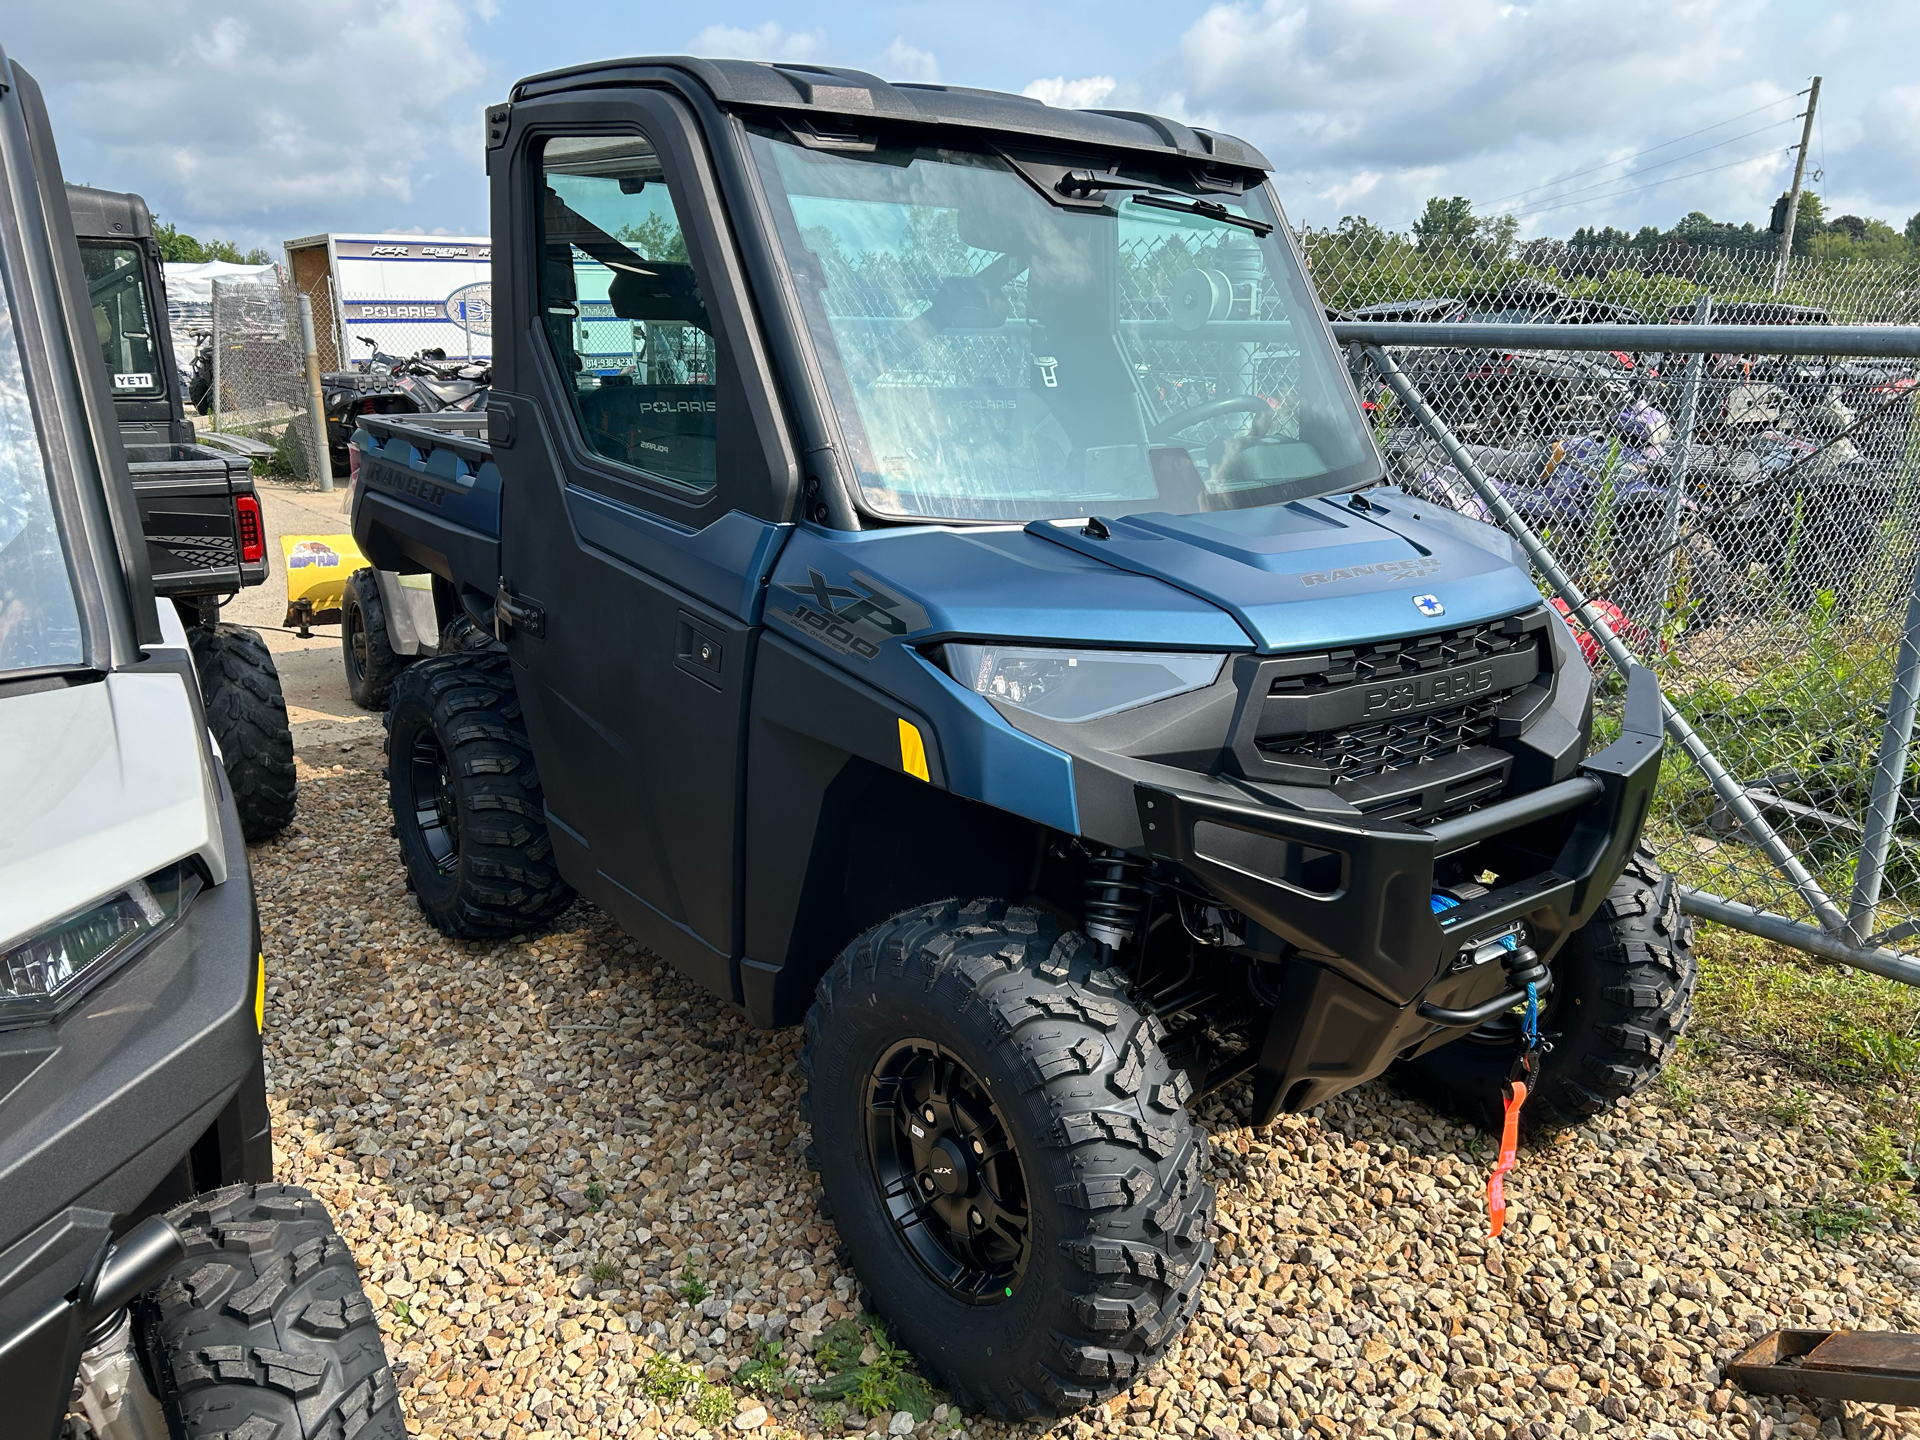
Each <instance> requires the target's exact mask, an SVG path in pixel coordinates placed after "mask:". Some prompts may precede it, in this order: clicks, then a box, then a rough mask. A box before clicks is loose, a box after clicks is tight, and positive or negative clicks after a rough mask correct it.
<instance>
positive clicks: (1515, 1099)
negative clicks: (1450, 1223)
mask: <svg viewBox="0 0 1920 1440" xmlns="http://www.w3.org/2000/svg"><path fill="white" fill-rule="evenodd" d="M1504 1090H1505V1096H1506V1107H1507V1116H1506V1120H1505V1122H1504V1123H1503V1124H1502V1126H1501V1128H1500V1159H1499V1160H1498V1161H1497V1162H1495V1164H1494V1167H1493V1174H1492V1175H1491V1176H1490V1177H1489V1178H1488V1180H1487V1215H1488V1218H1489V1219H1490V1221H1491V1222H1492V1223H1491V1224H1490V1226H1489V1228H1488V1230H1487V1237H1488V1238H1489V1239H1492V1238H1493V1237H1495V1236H1497V1235H1498V1234H1499V1233H1500V1232H1501V1231H1502V1230H1504V1229H1506V1227H1507V1191H1506V1186H1505V1185H1504V1184H1503V1183H1502V1182H1503V1181H1504V1180H1505V1178H1506V1174H1507V1172H1508V1171H1509V1170H1511V1169H1513V1162H1514V1159H1515V1157H1516V1155H1517V1154H1518V1152H1519V1149H1520V1107H1521V1106H1522V1105H1525V1104H1526V1103H1527V1085H1526V1082H1525V1081H1524V1080H1513V1081H1509V1082H1508V1083H1507V1085H1506V1086H1505V1087H1504Z"/></svg>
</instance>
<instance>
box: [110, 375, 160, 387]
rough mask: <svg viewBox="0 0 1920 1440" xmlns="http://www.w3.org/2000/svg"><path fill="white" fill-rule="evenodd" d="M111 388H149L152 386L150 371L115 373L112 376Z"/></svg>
mask: <svg viewBox="0 0 1920 1440" xmlns="http://www.w3.org/2000/svg"><path fill="white" fill-rule="evenodd" d="M113 388H114V389H116V390H151V389H152V388H153V375H152V372H150V371H144V370H143V371H138V372H136V373H134V374H131V375H116V376H114V377H113Z"/></svg>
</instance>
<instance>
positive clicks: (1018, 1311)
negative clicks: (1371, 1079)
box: [801, 900, 1214, 1420]
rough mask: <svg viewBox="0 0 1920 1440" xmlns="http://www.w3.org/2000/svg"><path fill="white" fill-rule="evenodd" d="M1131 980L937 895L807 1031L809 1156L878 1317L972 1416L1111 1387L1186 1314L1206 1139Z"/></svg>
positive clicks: (1209, 1190)
mask: <svg viewBox="0 0 1920 1440" xmlns="http://www.w3.org/2000/svg"><path fill="white" fill-rule="evenodd" d="M1125 984H1126V982H1125V979H1124V977H1123V976H1121V975H1119V974H1117V973H1116V972H1114V971H1111V970H1109V969H1107V968H1106V961H1105V957H1104V952H1103V951H1102V950H1101V948H1100V947H1099V946H1097V945H1095V944H1093V943H1092V942H1091V941H1089V940H1088V939H1087V938H1086V937H1085V936H1084V935H1081V934H1080V933H1078V932H1077V931H1068V932H1066V933H1062V932H1061V929H1060V926H1059V924H1058V923H1057V922H1056V921H1055V920H1054V919H1053V918H1052V917H1051V916H1049V915H1046V914H1044V913H1042V912H1040V911H1038V910H1031V909H1024V908H1021V907H1017V906H1016V907H1008V906H1007V905H1005V904H1004V903H1003V902H1001V901H997V900H978V901H974V902H973V903H971V904H966V905H963V904H961V903H960V902H958V901H951V900H950V901H946V902H943V903H941V904H938V905H928V906H923V907H921V908H919V909H917V910H910V911H908V912H907V913H905V914H903V915H900V916H898V917H896V918H895V919H893V920H889V921H887V922H886V923H885V924H883V925H878V926H875V927H874V928H873V929H872V930H869V931H868V932H867V933H866V934H865V935H863V936H861V937H860V938H859V939H858V940H856V941H855V942H854V943H853V944H852V945H850V946H848V947H847V949H846V950H845V951H844V952H843V953H842V954H841V956H840V957H839V959H838V960H837V961H835V962H834V965H833V967H832V969H830V970H829V971H828V972H827V974H826V976H825V978H824V979H822V981H821V982H820V989H819V992H818V996H817V998H816V999H815V1001H814V1005H813V1008H812V1009H811V1010H810V1011H809V1012H808V1014H807V1023H806V1048H805V1050H804V1051H803V1052H802V1056H801V1065H802V1069H803V1071H804V1072H805V1075H806V1082H807V1089H806V1097H805V1100H804V1102H803V1112H802V1113H803V1114H804V1115H805V1116H806V1117H807V1118H808V1120H809V1121H810V1122H811V1124H812V1127H813V1144H812V1146H811V1147H810V1149H809V1151H808V1159H809V1161H810V1162H811V1163H813V1164H814V1165H815V1166H816V1168H818V1169H819V1170H820V1172H821V1174H820V1178H821V1183H822V1185H823V1186H824V1188H825V1190H826V1198H827V1201H828V1203H829V1205H830V1206H831V1208H832V1213H833V1215H834V1218H835V1221H836V1223H837V1224H838V1226H839V1229H840V1233H841V1235H842V1236H843V1238H844V1239H845V1241H846V1243H847V1247H848V1250H849V1251H850V1253H851V1256H852V1262H853V1267H854V1270H855V1271H856V1272H857V1273H858V1275H859V1277H860V1279H861V1281H862V1282H863V1283H864V1284H865V1286H866V1287H867V1290H868V1291H869V1292H870V1293H871V1294H872V1296H873V1303H874V1308H875V1309H876V1310H877V1311H878V1313H879V1314H880V1315H881V1316H883V1317H884V1318H885V1319H886V1321H887V1323H888V1326H889V1328H890V1329H891V1331H892V1333H893V1335H894V1336H895V1337H896V1338H897V1339H898V1340H899V1341H900V1342H901V1343H903V1344H904V1345H905V1346H906V1347H907V1348H908V1349H909V1350H911V1351H912V1352H913V1353H914V1354H915V1355H916V1356H917V1357H918V1358H919V1359H920V1361H921V1362H922V1364H923V1365H924V1366H925V1367H926V1369H927V1370H928V1372H929V1373H930V1375H931V1377H932V1378H934V1379H935V1380H936V1381H937V1382H938V1383H940V1384H943V1385H944V1386H945V1387H946V1388H947V1390H948V1391H949V1392H950V1393H951V1394H952V1395H953V1397H954V1399H955V1400H956V1401H958V1402H959V1404H960V1405H961V1406H962V1407H963V1408H964V1409H967V1410H983V1411H985V1412H986V1413H988V1414H989V1415H992V1416H994V1417H996V1418H999V1419H1002V1420H1026V1419H1032V1418H1035V1417H1049V1418H1053V1417H1058V1416H1061V1415H1064V1414H1067V1413H1069V1412H1071V1411H1074V1410H1077V1409H1079V1408H1081V1407H1082V1406H1084V1405H1088V1404H1091V1403H1093V1402H1094V1401H1096V1400H1099V1399H1103V1398H1105V1397H1106V1396H1109V1395H1112V1394H1115V1393H1116V1392H1118V1391H1120V1390H1122V1389H1124V1388H1126V1387H1127V1386H1128V1385H1129V1384H1131V1383H1132V1381H1133V1379H1134V1377H1136V1376H1138V1375H1140V1374H1141V1373H1142V1372H1144V1371H1145V1370H1147V1369H1148V1368H1150V1367H1151V1366H1152V1365H1154V1364H1155V1363H1156V1362H1157V1361H1158V1360H1159V1359H1160V1358H1161V1356H1162V1355H1163V1354H1164V1353H1165V1351H1166V1348H1167V1346H1168V1345H1169V1344H1170V1343H1171V1342H1172V1340H1173V1339H1174V1337H1175V1336H1177V1335H1178V1334H1179V1333H1180V1332H1181V1330H1182V1329H1183V1328H1184V1327H1185V1326H1186V1323H1187V1321H1188V1320H1189V1319H1190V1318H1191V1316H1192V1314H1193V1311H1194V1309H1195V1307H1196V1306H1197V1305H1198V1304H1199V1300H1200V1288H1201V1285H1202V1282H1203V1281H1204V1280H1205V1278H1206V1271H1207V1265H1208V1262H1209V1260H1210V1259H1211V1257H1212V1252H1213V1247H1212V1244H1211V1242H1210V1240H1209V1238H1208V1233H1209V1230H1210V1228H1211V1225H1212V1221H1213V1209H1214V1197H1213V1187H1212V1186H1211V1185H1210V1184H1208V1182H1207V1181H1206V1180H1205V1179H1204V1178H1203V1173H1204V1171H1205V1169H1206V1156H1207V1141H1206V1136H1205V1135H1204V1134H1203V1133H1201V1132H1200V1131H1198V1130H1196V1129H1195V1128H1194V1126H1193V1125H1192V1123H1191V1122H1190V1121H1189V1119H1188V1117H1187V1112H1186V1101H1187V1098H1188V1097H1189V1096H1190V1095H1191V1094H1192V1085H1191V1083H1190V1082H1189V1081H1188V1079H1187V1078H1186V1076H1185V1075H1184V1074H1182V1073H1181V1072H1180V1071H1178V1070H1176V1069H1175V1068H1174V1067H1173V1066H1172V1065H1171V1064H1169V1063H1168V1061H1167V1058H1166V1056H1165V1055H1163V1054H1162V1053H1161V1049H1160V1039H1161V1035H1162V1031H1161V1027H1160V1024H1159V1022H1158V1021H1157V1020H1153V1019H1150V1018H1146V1017H1143V1016H1142V1015H1141V1014H1140V1012H1139V1011H1137V1010H1136V1009H1134V1007H1133V1006H1132V1005H1131V1004H1130V1003H1128V1001H1127V999H1126V996H1125ZM942 1077H944V1078H942ZM903 1101H904V1102H905V1103H903ZM929 1115H932V1116H934V1117H935V1118H934V1119H933V1120H929V1119H928V1118H927V1117H928V1116H929ZM943 1147H944V1148H943ZM922 1151H925V1156H924V1157H923V1156H922V1155H921V1153H920V1152H922ZM942 1157H944V1158H942ZM923 1161H924V1163H923ZM936 1177H938V1178H936Z"/></svg>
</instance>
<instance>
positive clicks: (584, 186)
mask: <svg viewBox="0 0 1920 1440" xmlns="http://www.w3.org/2000/svg"><path fill="white" fill-rule="evenodd" d="M540 169H541V187H542V195H541V205H540V217H541V267H540V310H541V315H542V317H543V318H544V320H545V322H546V331H547V340H548V343H549V345H550V346H551V347H552V350H553V355H554V359H555V360H556V361H557V362H558V364H559V366H560V373H561V377H562V379H563V380H564V381H566V382H567V384H568V388H569V391H570V394H571V397H572V402H573V411H574V419H575V421H576V423H577V424H578V425H579V427H580V435H581V438H582V439H583V440H584V441H585V442H586V444H587V446H588V448H590V449H591V450H592V451H593V452H594V453H595V454H596V455H600V456H603V457H604V458H606V459H608V460H611V461H613V462H614V463H615V464H618V465H621V466H625V467H627V468H628V469H632V470H636V471H640V472H643V473H645V474H646V475H647V476H649V477H653V478H657V479H662V480H666V481H669V482H671V483H672V484H674V485H678V486H682V487H685V488H687V489H690V490H694V491H700V492H704V491H709V490H711V489H713V487H714V479H715V467H714V436H715V429H716V426H715V421H716V419H717V413H718V404H719V401H718V388H717V383H716V382H717V380H718V374H717V369H716V367H717V365H718V362H719V357H718V355H717V353H716V350H715V346H714V340H713V322H712V321H711V320H710V319H709V318H708V314H707V305H706V300H705V298H704V297H703V296H702V295H701V293H700V282H699V281H698V280H697V279H696V278H695V276H694V273H693V266H692V265H691V264H690V263H688V258H687V242H686V237H685V235H684V234H683V233H682V231H681V228H680V217H679V215H678V213H677V212H676V211H675V210H674V205H673V197H672V196H671V195H670V194H669V193H668V191H667V185H666V181H665V178H664V176H663V172H662V170H661V166H660V159H659V156H658V154H657V153H656V152H655V151H654V148H653V147H652V146H651V145H650V144H648V143H647V142H646V141H645V140H642V139H640V138H639V137H638V136H630V135H622V136H609V135H595V136H559V137H555V138H554V139H550V140H548V141H546V142H545V144H544V146H543V147H542V150H541V164H540Z"/></svg>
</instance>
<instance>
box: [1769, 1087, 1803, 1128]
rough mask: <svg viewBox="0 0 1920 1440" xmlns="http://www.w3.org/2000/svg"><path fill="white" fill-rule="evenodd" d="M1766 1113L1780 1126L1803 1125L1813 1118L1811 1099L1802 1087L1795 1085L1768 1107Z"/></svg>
mask: <svg viewBox="0 0 1920 1440" xmlns="http://www.w3.org/2000/svg"><path fill="white" fill-rule="evenodd" d="M1767 1113H1768V1114H1769V1115H1771V1116H1772V1117H1773V1118H1774V1119H1776V1120H1778V1121H1779V1122H1780V1123H1781V1124H1782V1125H1804V1124H1806V1123H1807V1121H1808V1120H1809V1119H1811V1118H1812V1116H1813V1097H1812V1096H1811V1095H1809V1094H1808V1093H1807V1092H1806V1088H1805V1087H1804V1086H1801V1085H1796V1086H1794V1087H1793V1088H1792V1089H1791V1090H1789V1091H1788V1092H1787V1093H1786V1094H1785V1095H1784V1096H1782V1097H1781V1098H1780V1099H1778V1100H1776V1101H1774V1102H1773V1104H1771V1105H1769V1106H1768V1107H1767Z"/></svg>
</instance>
